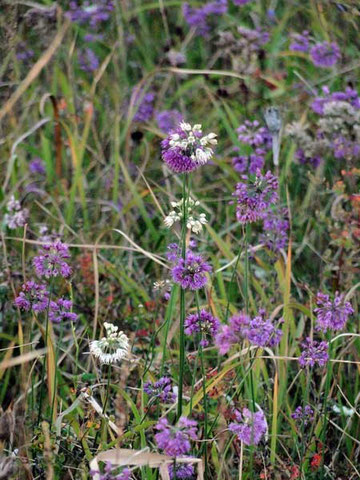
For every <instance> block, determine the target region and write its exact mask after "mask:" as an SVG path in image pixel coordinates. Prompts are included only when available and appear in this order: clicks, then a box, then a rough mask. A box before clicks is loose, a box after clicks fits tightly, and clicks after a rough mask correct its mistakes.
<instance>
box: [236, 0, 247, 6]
mask: <svg viewBox="0 0 360 480" xmlns="http://www.w3.org/2000/svg"><path fill="white" fill-rule="evenodd" d="M251 1H252V0H233V4H234V5H238V6H242V5H246V4H247V3H249V2H251Z"/></svg>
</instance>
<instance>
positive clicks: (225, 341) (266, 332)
mask: <svg viewBox="0 0 360 480" xmlns="http://www.w3.org/2000/svg"><path fill="white" fill-rule="evenodd" d="M281 336H282V331H281V330H280V329H278V328H276V327H275V325H274V324H273V323H272V321H271V320H270V319H267V318H266V316H265V311H264V310H260V311H259V315H258V316H257V317H255V318H253V319H251V318H250V317H249V316H248V315H246V314H245V313H239V314H237V315H233V316H232V317H231V318H230V319H229V325H222V326H221V328H220V330H219V332H218V334H217V335H216V339H215V341H216V345H217V347H218V349H219V353H221V354H225V353H227V352H228V351H229V350H230V348H231V347H232V345H235V344H237V343H239V342H240V341H241V340H244V339H246V340H248V341H249V342H250V343H251V344H252V345H255V346H257V347H275V346H276V345H277V344H278V343H279V342H280V340H281Z"/></svg>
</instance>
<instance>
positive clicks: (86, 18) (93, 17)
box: [66, 0, 114, 29]
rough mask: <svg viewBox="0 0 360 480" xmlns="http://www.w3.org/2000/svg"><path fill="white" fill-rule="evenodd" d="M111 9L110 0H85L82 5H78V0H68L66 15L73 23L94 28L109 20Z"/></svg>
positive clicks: (112, 7)
mask: <svg viewBox="0 0 360 480" xmlns="http://www.w3.org/2000/svg"><path fill="white" fill-rule="evenodd" d="M113 10H114V5H113V2H112V0H93V2H92V3H91V4H90V3H89V2H88V1H86V2H84V3H83V4H82V5H79V2H78V1H75V0H72V1H70V2H69V10H68V11H67V12H66V16H67V17H68V18H69V19H70V20H71V21H72V22H74V23H78V24H80V25H87V26H89V27H90V28H93V29H96V28H99V27H100V26H101V24H102V23H104V22H106V21H108V20H109V18H110V14H111V12H112V11H113Z"/></svg>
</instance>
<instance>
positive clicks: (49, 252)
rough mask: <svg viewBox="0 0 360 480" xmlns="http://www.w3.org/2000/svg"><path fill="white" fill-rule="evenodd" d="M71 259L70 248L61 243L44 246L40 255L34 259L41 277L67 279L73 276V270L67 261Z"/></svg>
mask: <svg viewBox="0 0 360 480" xmlns="http://www.w3.org/2000/svg"><path fill="white" fill-rule="evenodd" d="M68 258H70V253H69V247H68V246H67V245H66V244H64V243H61V242H60V241H57V242H54V243H51V244H48V245H43V246H42V249H41V250H40V255H38V256H36V257H34V259H33V265H34V267H35V270H36V273H37V275H38V276H39V277H46V278H50V277H57V276H58V275H60V276H62V277H64V278H67V277H69V276H70V275H71V272H72V270H71V268H70V267H69V265H68V264H67V263H66V261H65V260H67V259H68Z"/></svg>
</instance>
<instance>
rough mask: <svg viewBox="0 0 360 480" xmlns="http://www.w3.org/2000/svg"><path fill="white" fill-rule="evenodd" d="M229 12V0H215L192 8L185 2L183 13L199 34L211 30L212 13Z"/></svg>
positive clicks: (204, 33)
mask: <svg viewBox="0 0 360 480" xmlns="http://www.w3.org/2000/svg"><path fill="white" fill-rule="evenodd" d="M226 12H227V0H214V1H213V2H208V3H205V4H204V5H203V6H202V7H199V8H192V7H190V5H189V4H188V3H184V4H183V15H184V18H185V21H186V22H187V24H188V25H189V26H190V27H193V28H194V29H195V32H196V34H197V35H201V36H204V35H207V34H208V33H209V30H210V26H209V23H208V19H209V17H210V16H212V15H222V14H224V13H226Z"/></svg>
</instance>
